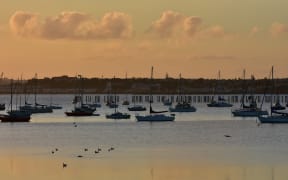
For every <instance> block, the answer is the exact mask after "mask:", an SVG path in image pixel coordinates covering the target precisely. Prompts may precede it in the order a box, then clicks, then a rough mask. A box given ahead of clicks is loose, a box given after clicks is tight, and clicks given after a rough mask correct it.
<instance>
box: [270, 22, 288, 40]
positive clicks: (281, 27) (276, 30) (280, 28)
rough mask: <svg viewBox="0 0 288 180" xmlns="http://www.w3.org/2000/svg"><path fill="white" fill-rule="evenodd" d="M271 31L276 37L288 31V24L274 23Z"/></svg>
mask: <svg viewBox="0 0 288 180" xmlns="http://www.w3.org/2000/svg"><path fill="white" fill-rule="evenodd" d="M270 33H271V34H272V36H274V37H278V36H280V35H283V34H287V33H288V24H282V23H278V22H276V23H273V24H272V25H271V28H270Z"/></svg>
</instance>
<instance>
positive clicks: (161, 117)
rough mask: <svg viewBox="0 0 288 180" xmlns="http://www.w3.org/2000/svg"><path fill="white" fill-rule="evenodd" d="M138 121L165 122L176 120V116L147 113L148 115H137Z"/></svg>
mask: <svg viewBox="0 0 288 180" xmlns="http://www.w3.org/2000/svg"><path fill="white" fill-rule="evenodd" d="M135 117H136V119H137V121H148V122H163V121H174V120H175V116H166V115H162V114H161V115H147V116H135Z"/></svg>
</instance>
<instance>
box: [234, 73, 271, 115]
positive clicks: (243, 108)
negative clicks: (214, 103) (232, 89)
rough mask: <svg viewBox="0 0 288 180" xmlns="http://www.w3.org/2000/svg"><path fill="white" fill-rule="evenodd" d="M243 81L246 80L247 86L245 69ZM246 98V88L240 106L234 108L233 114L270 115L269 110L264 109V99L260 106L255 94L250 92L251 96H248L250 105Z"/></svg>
mask: <svg viewBox="0 0 288 180" xmlns="http://www.w3.org/2000/svg"><path fill="white" fill-rule="evenodd" d="M253 79H254V78H253ZM253 79H252V80H253ZM243 82H244V87H245V86H246V80H245V70H244V71H243ZM243 89H244V88H243ZM245 98H246V90H245V91H244V92H243V95H242V98H241V105H240V108H237V109H232V111H231V113H232V114H233V116H239V117H257V116H261V115H268V111H267V110H263V109H262V104H263V100H262V103H261V106H260V108H259V107H258V106H257V102H256V99H255V97H254V95H253V94H250V96H249V97H248V100H249V105H246V104H245Z"/></svg>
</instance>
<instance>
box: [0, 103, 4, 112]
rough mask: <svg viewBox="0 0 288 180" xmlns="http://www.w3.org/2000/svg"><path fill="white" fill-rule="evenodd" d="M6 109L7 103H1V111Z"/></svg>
mask: <svg viewBox="0 0 288 180" xmlns="http://www.w3.org/2000/svg"><path fill="white" fill-rule="evenodd" d="M4 110H5V103H1V104H0V111H4Z"/></svg>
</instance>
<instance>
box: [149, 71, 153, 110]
mask: <svg viewBox="0 0 288 180" xmlns="http://www.w3.org/2000/svg"><path fill="white" fill-rule="evenodd" d="M152 80H153V66H152V67H151V77H150V81H151V84H150V98H149V105H150V111H149V112H150V114H151V111H152V105H151V103H152Z"/></svg>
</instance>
